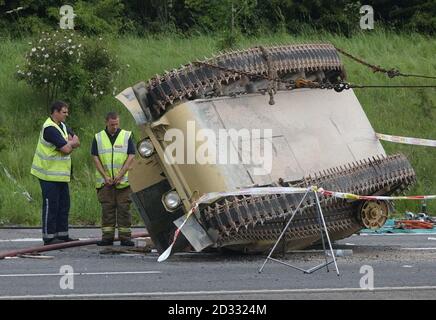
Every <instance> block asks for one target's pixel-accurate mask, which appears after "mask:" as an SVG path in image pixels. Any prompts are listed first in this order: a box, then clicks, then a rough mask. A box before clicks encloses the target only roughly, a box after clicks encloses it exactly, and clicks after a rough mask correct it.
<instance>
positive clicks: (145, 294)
mask: <svg viewBox="0 0 436 320" xmlns="http://www.w3.org/2000/svg"><path fill="white" fill-rule="evenodd" d="M410 290H413V291H418V290H436V286H416V287H379V288H374V289H373V290H369V289H361V288H322V289H271V290H269V289H263V290H222V291H174V292H159V291H158V292H124V293H82V294H46V295H24V296H0V300H4V299H8V300H9V299H53V298H60V299H65V298H114V297H159V296H161V297H167V296H204V295H242V294H246V295H250V294H292V293H331V292H338V293H340V292H361V293H362V292H382V291H410Z"/></svg>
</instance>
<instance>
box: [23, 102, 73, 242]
mask: <svg viewBox="0 0 436 320" xmlns="http://www.w3.org/2000/svg"><path fill="white" fill-rule="evenodd" d="M67 116H68V105H67V104H66V103H65V102H63V101H56V102H54V103H53V104H52V106H51V115H50V117H49V118H47V120H46V121H45V122H44V124H43V126H42V129H41V133H40V134H39V139H38V144H37V146H36V151H35V155H34V156H33V162H32V168H31V170H30V173H31V174H32V175H34V176H36V177H37V178H38V179H39V183H40V185H41V190H42V239H43V241H44V245H48V244H56V243H62V242H66V241H73V240H75V239H71V238H70V237H69V234H68V214H69V211H70V191H69V187H68V182H70V176H71V157H70V154H71V152H73V150H74V149H75V148H77V147H79V146H80V141H79V138H78V137H77V136H76V135H75V134H74V132H73V131H72V130H71V129H70V128H68V127H67V126H66V125H65V123H64V122H65V119H66V118H67Z"/></svg>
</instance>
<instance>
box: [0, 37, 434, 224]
mask: <svg viewBox="0 0 436 320" xmlns="http://www.w3.org/2000/svg"><path fill="white" fill-rule="evenodd" d="M217 38H218V37H212V36H192V37H190V38H184V37H181V36H171V37H161V38H152V37H149V38H134V37H126V38H114V39H111V40H107V41H106V42H107V44H108V46H109V47H110V48H111V49H112V50H113V51H115V52H117V54H118V57H119V60H120V64H121V68H122V69H124V72H122V73H121V76H120V78H119V79H118V83H117V84H116V86H117V88H118V90H117V93H118V92H119V91H121V90H122V89H124V88H126V87H128V86H131V85H132V84H135V83H136V82H138V81H141V80H146V79H148V78H150V77H151V76H153V75H154V74H156V73H161V72H162V71H163V70H170V69H172V68H176V67H178V66H180V64H183V63H186V62H188V61H193V60H196V59H203V57H204V56H211V55H212V53H215V52H216V46H217V42H218V41H217ZM30 41H32V39H25V40H24V39H23V40H20V41H11V40H7V41H2V42H1V43H0V61H1V63H0V93H1V99H0V128H1V130H2V134H1V136H0V163H2V164H3V165H4V166H5V167H6V168H7V170H8V171H9V172H10V173H11V175H12V176H13V177H14V178H15V179H16V180H17V182H18V183H19V184H20V185H21V186H23V187H24V188H25V189H26V190H27V191H29V193H30V194H31V195H32V197H33V198H34V199H35V201H33V202H28V201H27V200H26V198H25V197H24V196H22V195H21V194H20V192H21V191H20V189H19V188H18V187H17V185H15V184H14V183H13V182H12V181H11V180H10V179H8V178H7V176H6V175H5V173H4V172H3V168H2V167H1V165H0V181H1V183H0V225H4V224H22V225H38V224H39V223H40V204H41V198H40V197H41V195H40V188H39V185H38V182H37V181H36V179H35V178H34V177H32V176H31V175H30V173H29V171H30V165H31V162H32V157H33V153H34V151H35V147H36V142H37V137H38V134H39V130H40V127H41V124H42V123H43V121H44V120H45V118H46V117H47V114H45V113H44V112H43V110H44V108H42V106H44V105H45V99H46V97H45V96H44V94H43V93H41V92H35V91H33V90H32V89H31V88H30V87H29V86H28V85H26V84H25V83H24V82H17V80H16V79H15V77H14V73H15V72H16V65H22V64H23V61H24V54H25V52H27V51H28V50H29V46H30V45H29V44H28V42H30ZM309 41H329V42H332V43H334V44H335V45H336V46H338V47H340V48H343V49H345V50H346V51H348V52H350V53H353V54H355V55H357V56H360V57H362V58H365V59H366V60H367V61H370V62H373V63H375V64H379V65H381V66H385V67H387V68H389V67H395V68H398V69H400V70H401V71H403V72H410V73H416V74H428V75H435V74H436V65H435V62H434V52H435V49H436V40H435V39H434V38H430V37H428V36H424V35H420V34H415V33H412V34H396V33H390V32H386V31H380V32H375V33H374V32H362V33H358V34H356V35H354V36H352V37H350V38H344V37H341V36H338V35H332V34H322V33H315V32H312V33H306V34H303V35H299V36H291V35H289V34H284V33H283V34H273V35H270V36H265V37H257V38H254V37H244V36H241V37H240V42H239V47H241V48H246V47H249V46H254V45H258V44H265V45H267V44H272V43H295V42H300V43H301V42H309ZM344 62H345V65H346V69H347V74H348V78H349V81H351V82H353V83H359V84H422V83H424V84H429V81H430V80H425V79H422V80H419V79H415V78H395V79H392V80H389V79H388V78H387V77H385V76H383V75H381V74H374V73H372V72H371V71H370V70H368V69H367V68H365V67H363V66H361V65H358V64H356V63H354V62H352V61H350V60H348V59H346V58H344ZM433 83H434V82H433ZM355 92H356V94H357V96H358V98H359V100H360V102H361V104H362V105H363V107H364V109H365V111H366V113H367V115H368V118H369V119H370V121H371V123H372V125H373V127H374V129H375V130H376V131H377V132H380V133H387V134H394V135H404V136H411V137H420V138H428V139H436V126H435V125H434V123H435V121H436V108H435V104H436V92H435V89H419V90H417V89H356V90H355ZM58 98H59V99H62V93H61V92H59V96H58ZM109 110H116V111H118V112H120V113H121V119H122V122H121V125H122V127H123V128H126V129H133V130H134V128H135V124H134V121H133V119H132V118H131V116H130V114H129V113H128V112H127V111H126V110H124V107H123V106H122V105H121V104H120V103H119V102H118V101H116V99H115V98H113V97H109V96H108V97H104V98H103V99H102V100H101V101H99V102H98V103H97V104H96V106H95V108H94V109H93V110H92V111H91V112H85V111H83V110H82V108H80V106H78V105H72V106H71V112H70V118H69V120H67V122H68V124H69V125H70V126H71V127H72V128H73V130H75V132H76V133H77V134H78V136H79V137H80V139H81V143H82V146H81V147H80V148H79V149H78V150H77V151H76V152H75V153H74V154H73V166H74V169H73V170H74V180H73V181H72V183H71V184H70V188H71V196H72V207H71V219H70V221H71V223H72V224H99V219H100V218H99V217H100V208H99V204H98V201H97V198H96V195H95V190H94V184H93V176H94V167H93V164H92V162H91V159H90V144H91V141H92V138H93V136H94V134H95V133H96V132H97V131H99V130H101V129H102V128H103V126H104V115H105V114H106V112H107V111H109ZM134 132H136V131H135V130H134ZM136 137H138V132H136ZM383 145H384V147H385V148H386V151H387V152H388V153H391V154H392V153H396V152H402V153H404V154H406V155H407V156H408V158H409V160H410V161H411V163H412V165H413V167H414V168H415V170H416V172H417V175H418V184H417V185H416V187H414V188H413V189H412V190H411V191H410V192H409V194H435V193H436V179H435V177H436V168H435V163H436V161H435V160H436V149H435V148H430V147H419V146H408V145H399V144H391V143H383ZM419 205H420V204H419V203H418V202H397V209H398V210H399V212H400V213H401V212H404V211H405V210H411V211H415V212H416V211H418V210H419ZM428 211H429V212H430V213H433V214H436V202H435V201H431V202H429V203H428ZM136 222H140V219H139V218H138V216H137V215H136ZM141 223H142V222H141Z"/></svg>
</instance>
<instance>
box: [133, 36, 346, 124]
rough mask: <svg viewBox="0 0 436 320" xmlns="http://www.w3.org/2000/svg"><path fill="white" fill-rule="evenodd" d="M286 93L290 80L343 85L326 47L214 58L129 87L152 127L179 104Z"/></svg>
mask: <svg viewBox="0 0 436 320" xmlns="http://www.w3.org/2000/svg"><path fill="white" fill-rule="evenodd" d="M268 78H270V79H273V78H274V79H280V80H283V82H280V81H274V85H273V87H274V90H280V89H286V87H287V85H286V81H289V80H296V79H307V80H316V81H319V82H322V81H326V80H327V81H329V82H330V83H337V82H338V81H339V80H344V79H345V72H344V68H343V65H342V62H341V60H340V57H339V54H338V52H337V51H336V49H335V47H334V46H333V45H331V44H301V45H288V46H275V47H268V48H266V47H255V48H251V49H247V50H241V51H233V52H227V53H223V54H220V55H218V56H215V57H213V58H211V59H206V60H204V61H201V62H196V63H190V64H188V65H185V66H182V67H181V68H179V69H175V70H172V71H169V72H168V71H167V72H165V74H163V75H156V76H155V77H153V78H151V79H150V80H148V81H147V83H144V82H141V83H138V84H137V85H136V86H134V87H133V88H134V91H135V94H136V96H137V98H138V100H139V101H140V104H141V108H142V109H143V111H144V113H145V114H146V116H147V118H148V120H149V121H155V120H157V119H159V118H160V117H161V116H162V115H163V114H165V113H166V112H167V111H168V109H169V108H171V107H172V106H173V105H176V104H177V103H179V102H181V101H185V100H192V99H197V98H206V97H208V98H209V97H214V96H223V95H224V96H225V95H227V96H230V95H235V94H243V93H253V92H266V91H268V90H270V89H272V86H271V81H269V80H268Z"/></svg>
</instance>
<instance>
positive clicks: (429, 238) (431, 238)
mask: <svg viewBox="0 0 436 320" xmlns="http://www.w3.org/2000/svg"><path fill="white" fill-rule="evenodd" d="M428 240H436V238H433V237H428Z"/></svg>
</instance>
